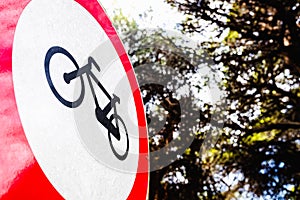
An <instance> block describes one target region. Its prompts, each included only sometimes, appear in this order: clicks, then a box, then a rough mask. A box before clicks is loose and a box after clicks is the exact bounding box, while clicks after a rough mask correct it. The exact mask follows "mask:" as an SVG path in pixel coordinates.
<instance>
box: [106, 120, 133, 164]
mask: <svg viewBox="0 0 300 200" xmlns="http://www.w3.org/2000/svg"><path fill="white" fill-rule="evenodd" d="M113 120H115V123H113ZM116 120H118V124H119V130H121V132H120V135H121V139H122V137H124V136H125V135H126V150H125V152H124V153H118V151H116V149H117V148H115V147H114V144H113V142H112V140H111V134H112V133H111V132H110V131H108V140H109V144H110V148H111V150H112V152H113V153H114V155H115V156H116V157H117V158H118V159H119V160H125V159H126V157H127V156H128V151H129V138H128V132H127V128H126V126H125V123H124V121H123V120H122V118H121V117H120V116H119V115H116V114H115V115H114V114H113V115H111V116H110V118H109V121H110V122H111V123H113V124H114V125H115V124H116ZM124 132H125V134H124Z"/></svg>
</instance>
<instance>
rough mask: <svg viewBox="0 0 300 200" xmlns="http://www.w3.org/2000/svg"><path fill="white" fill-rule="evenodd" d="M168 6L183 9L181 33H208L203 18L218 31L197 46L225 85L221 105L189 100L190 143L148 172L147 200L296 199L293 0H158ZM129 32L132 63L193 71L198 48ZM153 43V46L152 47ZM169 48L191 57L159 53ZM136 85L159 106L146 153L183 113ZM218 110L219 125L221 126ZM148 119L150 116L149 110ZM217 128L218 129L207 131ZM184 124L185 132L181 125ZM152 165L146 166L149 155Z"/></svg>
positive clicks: (162, 93)
mask: <svg viewBox="0 0 300 200" xmlns="http://www.w3.org/2000/svg"><path fill="white" fill-rule="evenodd" d="M167 3H169V4H171V5H172V6H175V7H177V8H178V9H179V11H180V12H183V13H184V14H185V15H186V20H185V21H184V22H182V23H181V27H182V29H181V30H182V32H183V33H193V34H201V33H203V32H204V31H206V29H207V26H203V25H202V24H201V23H200V22H202V21H203V20H205V21H206V22H209V24H208V26H210V27H211V26H213V27H215V28H217V29H215V30H214V31H213V34H214V36H215V37H216V38H213V39H212V40H208V41H207V42H204V43H202V47H205V48H206V49H207V50H208V51H209V52H210V55H211V56H212V57H213V58H214V61H215V63H216V64H217V65H214V66H213V67H214V68H215V67H218V69H217V70H219V72H222V73H223V76H224V78H223V81H222V85H221V86H222V87H223V89H224V90H225V91H226V99H227V104H225V105H227V106H226V107H225V108H224V104H218V105H212V104H207V103H206V104H205V103H200V104H197V103H195V104H194V105H193V106H195V107H194V110H196V111H199V112H198V113H199V115H198V116H199V118H200V122H199V126H198V129H196V130H195V131H192V132H191V133H192V134H193V139H194V140H193V141H192V143H191V144H190V146H189V147H188V148H186V149H185V151H184V154H182V155H178V156H179V159H177V160H174V162H173V163H171V164H170V165H168V166H166V167H162V168H159V170H155V171H153V172H151V177H150V189H149V199H232V198H241V197H244V198H245V197H246V198H253V197H263V198H266V197H267V196H268V197H269V198H271V199H278V198H290V199H297V197H298V196H299V195H300V194H299V193H300V170H299V169H300V168H299V167H300V166H299V163H298V160H299V157H300V154H299V149H300V147H299V146H300V138H299V135H300V134H299V128H300V109H299V108H300V107H299V105H300V104H299V103H300V100H299V98H300V90H299V87H300V86H299V83H300V77H299V75H300V74H299V72H300V70H299V69H300V63H299V58H298V57H297V55H299V50H300V48H299V21H300V20H299V14H300V11H299V8H300V4H299V2H297V1H289V2H285V1H280V0H275V1H271V2H270V1H258V0H252V1H246V0H236V1H223V2H220V1H205V0H202V1H201V0H200V1H198V2H196V1H189V0H183V1H174V0H167ZM123 20H125V18H123ZM123 24H127V23H123ZM116 25H118V24H116ZM119 25H120V24H119ZM130 32H131V33H134V34H129V35H127V39H128V40H125V41H127V43H126V42H125V44H127V45H128V47H129V48H128V49H129V52H128V53H129V55H130V57H131V60H132V63H133V66H134V67H138V66H141V65H144V64H147V63H148V64H149V63H152V64H155V63H156V64H157V63H159V64H160V65H164V66H171V67H172V68H173V69H176V70H178V71H180V72H182V73H183V74H186V73H187V72H190V73H193V74H197V73H198V71H197V69H198V67H199V62H197V61H198V60H199V59H200V58H201V57H203V52H201V51H198V49H193V48H186V47H184V46H182V45H178V42H175V41H176V39H174V38H166V37H164V34H163V31H159V32H153V33H150V34H149V33H147V30H139V29H138V27H137V26H135V27H133V29H131V30H130ZM224 34H227V36H226V37H224ZM218 38H219V39H218ZM153 41H156V42H157V41H160V42H158V43H155V44H157V45H153ZM170 46H174V49H178V48H180V49H181V51H185V53H186V54H189V55H197V57H193V59H192V60H193V62H187V61H189V60H191V59H187V58H186V57H182V56H180V55H181V54H180V53H177V52H176V50H173V51H167V50H166V47H167V48H169V47H170ZM144 47H147V48H144ZM162 77H163V76H162ZM145 78H147V76H144V77H143V78H139V80H141V79H145ZM194 86H195V87H197V88H198V89H199V91H201V89H203V88H204V85H200V84H199V85H194ZM142 91H145V93H144V94H145V95H144V96H143V97H144V103H146V104H147V102H151V101H152V102H155V101H154V100H155V99H158V100H159V103H158V104H159V105H162V106H163V108H164V109H167V110H168V114H167V117H166V118H167V119H168V120H167V122H166V123H165V129H163V131H162V132H159V133H153V135H159V136H161V137H160V138H162V140H159V142H158V143H155V142H154V141H153V140H150V146H151V149H152V151H153V150H157V149H159V148H163V147H165V146H166V144H168V143H170V142H171V141H172V140H176V138H174V137H173V136H174V135H173V133H174V130H176V125H177V124H178V123H179V122H180V120H181V118H180V116H181V115H182V113H179V112H178V110H179V109H178V106H179V99H177V98H175V97H173V96H172V94H171V93H170V91H168V90H165V89H163V88H162V87H160V86H159V85H145V86H144V87H143V88H142ZM199 101H201V99H200V100H199ZM216 113H219V119H216V120H215V121H214V122H213V123H212V115H214V114H216ZM224 116H226V118H225V123H224V124H220V122H222V119H223V118H224ZM148 118H151V120H152V122H153V116H150V117H149V116H148ZM155 123H159V122H158V121H157V122H155ZM221 125H224V127H223V128H222V129H218V128H217V129H216V128H215V127H218V126H221ZM184 126H185V127H187V128H189V126H190V124H189V123H186V124H185V123H184ZM214 128H215V129H214ZM211 130H213V131H215V132H218V133H219V134H221V137H219V140H218V142H217V144H216V145H215V146H214V148H213V149H211V150H209V151H207V152H206V153H205V155H199V150H200V149H201V146H202V145H203V141H204V139H205V135H207V134H210V133H211V132H209V131H211ZM182 137H183V138H185V137H186V138H188V136H187V135H183V136H182ZM152 139H153V138H152ZM178 145H180V143H178ZM151 164H152V165H153V164H155V160H154V159H153V158H151ZM180 177H181V178H180ZM182 177H183V178H182Z"/></svg>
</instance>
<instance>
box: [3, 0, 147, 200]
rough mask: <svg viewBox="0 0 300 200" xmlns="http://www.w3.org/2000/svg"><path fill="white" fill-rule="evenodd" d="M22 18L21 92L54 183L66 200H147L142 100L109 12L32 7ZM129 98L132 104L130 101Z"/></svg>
mask: <svg viewBox="0 0 300 200" xmlns="http://www.w3.org/2000/svg"><path fill="white" fill-rule="evenodd" d="M25 5H26V4H25ZM25 5H23V6H24V7H25ZM19 12H20V14H21V15H20V17H19V18H18V22H17V27H16V29H15V30H14V39H13V51H12V58H11V59H12V77H13V86H14V91H15V97H16V102H17V107H18V113H19V116H20V119H21V122H22V127H23V129H24V132H25V135H26V138H27V140H28V143H29V146H30V148H31V150H32V152H33V155H34V157H35V159H36V160H37V162H38V164H39V166H40V167H41V169H42V171H43V173H44V174H45V175H46V177H47V179H48V180H49V181H50V183H51V184H52V185H53V186H54V188H55V189H56V190H57V191H58V192H59V194H60V195H61V196H62V197H63V198H66V199H126V198H127V199H145V198H146V194H147V186H148V172H147V171H148V160H147V156H148V141H147V130H146V125H145V117H144V111H143V105H142V100H141V96H140V92H139V90H138V87H137V82H136V79H135V75H134V73H133V70H132V66H131V65H130V62H129V60H128V57H127V55H126V52H125V50H124V48H123V45H122V43H121V41H120V39H119V38H118V36H117V34H116V32H115V30H114V28H113V26H112V24H111V22H110V21H109V19H108V17H107V16H106V14H105V12H104V11H103V9H102V7H101V6H100V5H99V3H98V2H97V1H90V0H89V1H87V0H78V1H71V0H43V1H40V0H32V1H30V2H29V3H28V4H27V5H26V7H25V8H23V9H19ZM2 63H3V62H2V61H1V64H2ZM124 77H127V82H125V83H124V84H122V85H121V87H120V84H118V82H119V81H120V80H122V81H123V80H124ZM123 82H124V81H123ZM128 94H131V95H130V96H131V98H130V99H132V101H128V100H127V99H128V98H126V100H124V97H125V96H126V97H127V96H128ZM48 180H47V181H48ZM51 188H52V187H51ZM52 190H53V189H52ZM54 192H55V191H54ZM0 195H1V194H0ZM60 195H57V196H60Z"/></svg>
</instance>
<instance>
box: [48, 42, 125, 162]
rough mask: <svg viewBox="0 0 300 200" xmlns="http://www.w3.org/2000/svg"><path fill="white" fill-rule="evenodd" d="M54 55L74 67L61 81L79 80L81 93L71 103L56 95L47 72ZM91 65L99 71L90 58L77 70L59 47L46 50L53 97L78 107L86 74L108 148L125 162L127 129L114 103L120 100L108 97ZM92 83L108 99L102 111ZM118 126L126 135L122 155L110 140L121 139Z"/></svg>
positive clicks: (65, 51) (64, 103)
mask: <svg viewBox="0 0 300 200" xmlns="http://www.w3.org/2000/svg"><path fill="white" fill-rule="evenodd" d="M55 54H63V55H64V56H66V57H67V58H68V59H70V60H71V61H72V63H73V64H74V67H75V68H76V69H75V70H74V71H71V72H66V73H64V74H63V75H62V76H63V79H64V81H65V83H66V84H69V83H70V82H71V81H72V80H74V79H76V78H79V79H80V84H81V92H80V95H79V97H78V99H75V100H73V101H68V100H66V99H65V98H63V97H62V96H61V95H60V94H59V93H58V91H57V89H56V88H55V86H54V84H53V81H52V79H51V75H50V70H49V68H50V61H51V58H52V57H53V56H54V55H55ZM92 65H94V66H95V67H96V69H97V70H98V71H100V67H99V66H98V64H97V63H96V61H95V60H94V59H93V58H92V57H89V58H88V63H87V64H86V65H84V66H83V67H81V68H79V66H78V64H77V62H76V60H75V59H74V58H73V56H72V55H71V54H70V53H69V52H68V51H67V50H66V49H64V48H62V47H59V46H53V47H51V48H50V49H49V50H48V52H47V54H46V57H45V73H46V78H47V81H48V84H49V86H50V88H51V90H52V92H53V94H54V95H55V97H56V98H57V99H58V100H59V101H60V102H61V103H62V104H63V105H65V106H67V107H69V108H75V107H78V106H79V105H80V104H81V103H82V101H83V98H84V94H85V89H84V88H85V87H84V79H83V75H84V74H86V76H87V80H88V83H89V86H90V89H91V92H92V95H93V97H94V102H95V106H96V108H95V115H96V118H97V120H98V121H99V122H100V123H101V124H102V125H103V126H104V127H105V128H106V129H107V130H108V139H109V144H110V147H111V149H112V151H113V153H114V155H115V156H116V157H117V158H118V159H119V160H125V159H126V157H127V155H128V151H129V138H128V133H127V128H126V126H125V123H124V121H123V119H122V118H121V117H120V116H119V115H118V113H117V107H116V103H120V98H119V97H118V96H116V95H115V94H113V96H112V97H111V96H110V95H109V93H108V92H107V91H106V89H105V88H104V87H103V85H102V84H101V83H100V81H99V80H98V79H97V77H96V76H95V74H94V73H93V72H92V71H91V69H92ZM92 81H94V82H95V83H96V84H97V86H98V87H99V88H100V89H101V90H102V91H103V93H104V94H105V96H106V97H107V98H108V99H109V103H108V104H107V105H106V106H105V107H104V109H101V108H100V106H99V103H98V99H97V96H96V93H95V89H94V86H93V83H92ZM112 109H113V114H111V116H110V117H109V118H108V116H107V115H108V114H109V112H110V111H111V110H112ZM120 125H121V126H122V129H121V130H123V131H125V135H126V150H125V152H124V153H118V152H117V151H116V148H115V147H114V145H113V142H112V139H111V134H112V135H113V136H114V137H115V138H116V139H117V140H118V141H120V139H121V134H120Z"/></svg>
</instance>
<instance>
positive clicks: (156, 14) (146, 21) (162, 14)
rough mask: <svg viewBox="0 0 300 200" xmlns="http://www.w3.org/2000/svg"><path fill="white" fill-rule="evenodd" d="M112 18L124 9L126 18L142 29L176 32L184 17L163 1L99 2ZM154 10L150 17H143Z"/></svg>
mask: <svg viewBox="0 0 300 200" xmlns="http://www.w3.org/2000/svg"><path fill="white" fill-rule="evenodd" d="M99 1H100V3H101V4H102V6H103V7H104V8H105V10H106V12H107V14H108V15H109V17H110V18H112V17H113V15H114V11H117V10H119V9H122V12H123V14H124V15H125V16H128V17H130V18H132V19H134V20H135V21H136V22H137V23H138V25H139V26H140V27H141V28H156V27H160V28H165V29H171V30H174V28H175V27H176V24H177V23H178V22H180V21H181V20H182V19H183V18H184V17H183V15H182V14H181V13H179V12H178V11H177V10H176V9H175V8H172V7H171V6H170V5H169V4H167V3H166V2H164V1H163V0H151V1H141V0H126V1H124V0H99ZM149 10H152V12H151V13H150V16H148V17H146V18H145V17H143V15H144V13H145V12H146V11H149Z"/></svg>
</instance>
